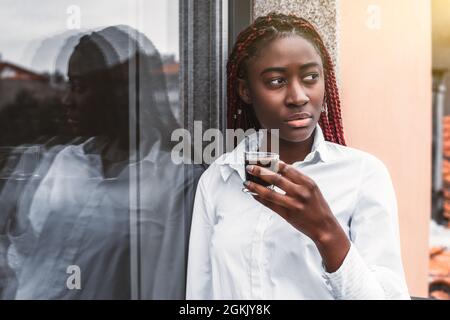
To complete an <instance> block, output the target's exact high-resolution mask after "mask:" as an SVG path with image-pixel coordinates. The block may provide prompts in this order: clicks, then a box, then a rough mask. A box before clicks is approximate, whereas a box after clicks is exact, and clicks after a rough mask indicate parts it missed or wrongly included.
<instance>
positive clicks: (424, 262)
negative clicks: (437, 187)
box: [339, 0, 432, 296]
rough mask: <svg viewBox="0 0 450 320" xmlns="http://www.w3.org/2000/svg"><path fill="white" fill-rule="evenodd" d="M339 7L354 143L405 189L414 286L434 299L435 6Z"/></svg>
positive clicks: (379, 2)
mask: <svg viewBox="0 0 450 320" xmlns="http://www.w3.org/2000/svg"><path fill="white" fill-rule="evenodd" d="M371 5H376V6H378V7H374V6H371ZM339 6H340V8H339V12H340V27H339V30H340V34H339V46H340V49H339V59H340V62H339V65H340V68H339V69H340V81H341V93H342V102H343V119H344V129H345V132H346V137H347V142H348V144H349V145H350V146H352V147H355V148H358V149H361V150H365V151H368V152H370V153H372V154H374V155H375V156H377V157H378V158H380V159H381V160H382V161H383V162H384V163H385V164H386V166H387V167H388V169H389V171H390V173H391V176H392V179H393V182H394V186H395V189H396V193H397V199H398V206H399V219H400V233H401V244H402V254H403V263H404V267H405V272H406V277H407V281H408V286H409V290H410V293H411V294H412V295H415V296H427V291H428V290H427V272H428V225H429V219H430V214H431V213H430V212H431V142H432V137H431V132H432V131H431V130H432V118H431V115H432V113H431V112H432V110H431V105H432V96H431V4H430V1H429V0H394V1H392V0H340V2H339Z"/></svg>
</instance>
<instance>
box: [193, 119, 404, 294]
mask: <svg viewBox="0 0 450 320" xmlns="http://www.w3.org/2000/svg"><path fill="white" fill-rule="evenodd" d="M243 151H244V145H243V143H240V144H239V145H238V146H237V148H236V149H235V150H234V151H233V152H231V153H228V154H225V155H223V156H222V157H220V158H219V159H217V160H216V161H215V162H214V163H213V164H212V165H211V166H210V167H209V168H208V170H207V171H206V172H205V173H204V174H203V176H202V177H201V179H200V181H199V184H198V187H197V192H196V199H195V204H194V212H193V220H192V226H191V235H190V243H189V260H188V277H187V298H188V299H268V300H269V299H409V294H408V289H407V287H406V283H405V278H404V272H403V266H402V261H401V254H400V240H399V232H398V220H397V205H396V198H395V192H394V189H393V185H392V182H391V179H390V176H389V173H388V171H387V169H386V167H385V166H384V164H383V163H382V162H381V161H380V160H378V159H377V158H375V157H374V156H372V155H370V154H367V153H365V152H362V151H359V150H355V149H352V148H349V147H344V146H341V145H337V144H334V143H330V142H328V141H325V140H324V137H323V134H322V131H321V129H320V127H319V126H317V127H316V130H315V133H314V144H313V148H312V151H311V153H310V154H308V155H307V157H306V158H305V160H304V161H301V162H296V163H294V164H293V166H294V167H295V168H297V169H298V170H300V171H301V172H302V173H303V174H305V175H307V176H309V177H310V178H311V179H313V180H314V181H315V182H316V184H317V185H318V186H319V188H320V190H321V192H322V194H323V195H324V197H325V199H326V201H327V203H328V205H329V206H330V208H331V211H332V212H333V214H334V215H335V216H336V218H337V220H338V221H339V223H340V225H341V227H342V228H343V230H344V231H345V233H346V234H347V236H348V238H349V239H350V241H351V247H350V251H349V252H348V253H347V255H346V257H345V259H344V262H343V264H342V265H341V267H340V268H339V269H338V270H337V271H336V272H334V273H331V274H330V273H327V272H326V271H325V269H324V267H323V263H322V257H321V256H320V254H319V251H318V249H317V247H316V246H315V244H314V243H313V242H312V240H311V239H310V238H308V237H307V236H306V235H304V234H302V233H301V232H299V231H298V230H296V229H295V228H294V227H292V226H291V225H290V224H289V223H288V222H286V221H285V220H284V219H283V218H281V217H280V216H279V215H278V214H277V213H275V212H273V211H272V210H270V209H269V208H267V207H265V206H263V205H262V204H260V203H259V202H257V201H256V200H254V199H253V197H252V196H251V195H249V194H246V193H244V192H242V187H243V184H242V183H243V181H244V180H245V168H244V160H243Z"/></svg>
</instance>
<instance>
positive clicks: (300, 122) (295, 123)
mask: <svg viewBox="0 0 450 320" xmlns="http://www.w3.org/2000/svg"><path fill="white" fill-rule="evenodd" d="M312 122H313V119H312V118H305V119H297V120H290V121H286V124H287V125H288V126H289V127H291V128H304V127H308V126H310V125H311V124H312Z"/></svg>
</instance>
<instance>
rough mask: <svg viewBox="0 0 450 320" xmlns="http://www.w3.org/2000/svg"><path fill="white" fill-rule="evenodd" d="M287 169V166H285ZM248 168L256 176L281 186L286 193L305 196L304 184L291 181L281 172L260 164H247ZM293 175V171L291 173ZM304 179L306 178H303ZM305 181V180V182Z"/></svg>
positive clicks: (300, 196)
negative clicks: (278, 172)
mask: <svg viewBox="0 0 450 320" xmlns="http://www.w3.org/2000/svg"><path fill="white" fill-rule="evenodd" d="M284 168H286V169H287V170H291V169H288V168H287V167H284ZM292 169H293V170H295V171H297V170H296V169H295V168H294V167H292ZM246 170H247V171H248V172H249V173H250V174H251V175H253V176H256V177H258V178H261V179H262V180H264V181H265V182H267V183H269V184H271V185H274V186H277V187H279V188H280V189H281V190H283V191H285V192H286V194H288V195H291V196H293V197H299V198H303V196H304V194H305V191H306V190H304V189H305V188H304V186H303V185H300V184H296V183H294V182H292V181H290V180H289V179H290V178H286V177H284V176H282V175H281V174H277V173H275V172H273V171H271V170H269V169H266V168H263V167H259V166H247V168H246ZM290 175H291V176H292V175H293V174H292V173H291V174H290ZM303 181H304V180H303ZM303 183H305V182H303Z"/></svg>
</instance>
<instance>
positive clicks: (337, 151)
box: [326, 141, 387, 171]
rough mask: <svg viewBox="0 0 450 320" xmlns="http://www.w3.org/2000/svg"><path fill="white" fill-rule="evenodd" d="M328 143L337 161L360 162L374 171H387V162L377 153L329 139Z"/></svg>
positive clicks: (328, 149)
mask: <svg viewBox="0 0 450 320" xmlns="http://www.w3.org/2000/svg"><path fill="white" fill-rule="evenodd" d="M326 144H327V151H328V152H329V155H330V157H331V158H332V159H333V160H335V161H345V162H350V163H353V164H355V165H356V164H360V165H363V166H364V168H366V169H372V170H374V171H387V167H386V165H385V163H384V162H383V161H382V160H381V159H380V158H378V157H377V156H376V155H374V154H372V153H370V152H368V151H364V150H361V149H357V148H354V147H349V146H343V145H340V144H337V143H333V142H328V141H327V142H326Z"/></svg>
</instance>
